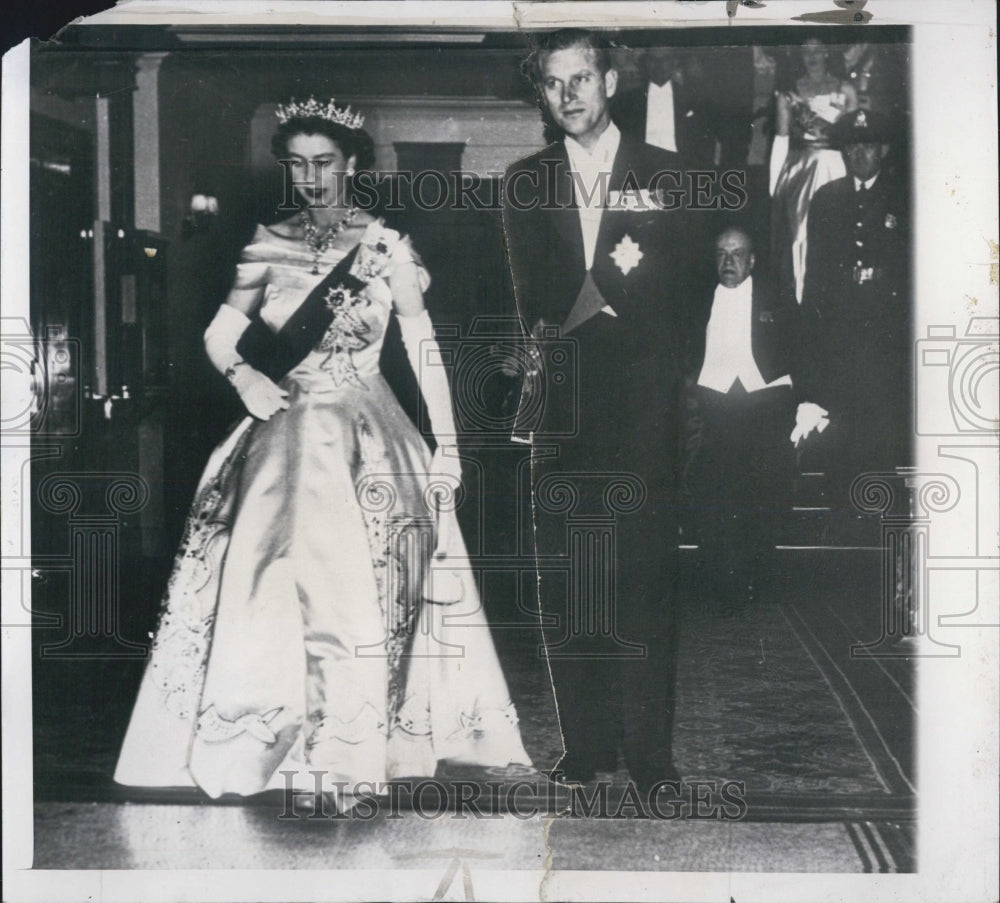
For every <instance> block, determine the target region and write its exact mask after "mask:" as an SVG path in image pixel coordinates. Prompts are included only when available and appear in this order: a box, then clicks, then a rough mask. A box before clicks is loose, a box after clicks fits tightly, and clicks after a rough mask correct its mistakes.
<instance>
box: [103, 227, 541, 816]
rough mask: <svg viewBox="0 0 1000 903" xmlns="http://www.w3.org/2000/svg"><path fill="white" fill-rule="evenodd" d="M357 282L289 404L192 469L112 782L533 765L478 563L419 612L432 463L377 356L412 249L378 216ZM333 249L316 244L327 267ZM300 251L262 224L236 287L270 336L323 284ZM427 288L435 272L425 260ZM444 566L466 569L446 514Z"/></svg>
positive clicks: (204, 783) (291, 383) (372, 776)
mask: <svg viewBox="0 0 1000 903" xmlns="http://www.w3.org/2000/svg"><path fill="white" fill-rule="evenodd" d="M359 252H365V253H359V254H358V256H357V263H356V264H355V266H354V268H353V269H352V273H353V272H355V271H356V270H357V268H358V264H360V263H361V262H362V261H364V263H363V267H364V268H365V269H364V271H363V273H362V275H363V276H365V277H366V281H367V285H366V286H365V288H364V290H363V291H361V292H360V293H352V292H348V293H341V295H340V296H339V297H338V300H337V304H336V305H331V308H332V310H333V320H332V322H331V323H330V326H329V328H328V329H327V332H326V334H325V335H324V337H323V339H322V340H321V341H320V342H319V343H318V345H317V346H316V347H315V348H314V350H313V351H312V352H311V353H309V354H308V356H307V357H306V358H305V359H304V360H302V362H301V363H300V364H299V365H298V366H297V367H295V368H294V369H293V370H292V371H291V372H290V373H289V374H288V376H286V377H285V378H284V379H283V380H282V381H281V382H280V385H281V387H282V388H283V389H285V390H286V391H287V392H288V401H289V407H288V409H287V410H284V411H279V412H278V413H277V414H276V415H274V416H272V417H271V418H270V419H269V420H267V421H259V420H255V419H253V418H252V417H247V418H245V419H244V420H243V421H242V422H241V423H240V424H239V425H238V426H237V427H236V429H235V430H234V431H233V432H232V433H231V434H230V435H229V436H228V437H227V438H226V439H225V440H224V441H223V442H222V444H221V445H220V446H219V447H218V448H217V449H216V450H215V451H214V452H213V454H212V456H211V458H210V460H209V462H208V465H207V467H206V470H205V472H204V474H203V476H202V478H201V481H200V484H199V486H198V489H197V493H196V495H195V499H194V502H193V505H192V508H191V512H190V514H189V517H188V521H187V525H186V529H185V533H184V537H183V540H182V542H181V545H180V548H179V550H178V552H177V555H176V559H175V562H174V567H173V572H172V575H171V577H170V580H169V584H168V587H167V590H166V593H165V596H164V601H163V609H162V614H161V618H160V623H159V627H158V629H157V631H156V634H155V640H154V642H153V646H152V651H151V657H150V660H149V664H148V666H147V669H146V672H145V675H144V677H143V681H142V685H141V688H140V691H139V696H138V699H137V702H136V705H135V709H134V712H133V715H132V719H131V722H130V724H129V727H128V731H127V735H126V737H125V741H124V745H123V748H122V751H121V756H120V758H119V762H118V767H117V770H116V772H115V780H116V781H118V782H120V783H122V784H128V785H138V786H157V787H161V786H192V785H197V786H198V787H201V788H202V789H203V790H204V791H205V792H206V793H208V794H209V795H210V796H212V797H217V796H219V795H221V794H224V793H235V794H243V795H247V794H253V793H256V792H259V791H263V790H266V789H269V788H282V787H285V786H286V776H285V775H283V774H282V772H285V771H291V772H294V776H293V778H292V780H293V782H294V784H295V786H300V787H302V788H308V789H312V788H313V787H314V786H315V785H314V777H313V776H312V775H311V774H309V772H310V771H322V772H323V782H324V786H325V787H327V788H328V789H330V788H333V787H336V786H337V784H338V782H342V783H346V785H347V786H348V787H349V788H351V787H353V786H354V785H356V784H357V783H358V782H370V783H372V784H376V785H377V784H378V783H381V782H384V781H386V780H392V779H395V778H402V777H407V776H430V775H433V774H434V772H435V768H436V766H437V763H438V761H439V760H446V759H447V760H453V761H460V762H464V763H473V764H479V765H484V766H505V765H507V764H508V763H521V764H525V765H530V759H529V758H528V756H527V754H526V752H525V750H524V747H523V745H522V743H521V738H520V734H519V731H518V727H517V718H516V714H515V711H514V707H513V705H512V704H511V701H510V697H509V693H508V690H507V685H506V682H505V680H504V677H503V673H502V671H501V668H500V663H499V661H498V659H497V656H496V652H495V650H494V647H493V643H492V640H491V638H490V634H489V628H488V626H487V624H486V620H485V617H484V614H483V610H482V607H481V604H480V600H479V597H478V594H477V590H476V587H475V583H474V581H473V579H472V575H471V571H470V570H469V569H468V568H467V567H466V568H464V569H462V568H461V567H459V569H458V574H459V579H460V582H461V587H460V589H461V591H460V592H457V593H455V594H454V595H455V596H460V598H459V599H458V601H454V602H452V604H437V603H432V602H428V601H426V600H425V598H424V596H425V593H423V592H422V587H423V584H424V581H425V578H426V569H427V567H428V562H429V559H430V555H431V551H432V549H433V545H434V542H433V536H432V534H433V532H434V524H435V519H434V517H435V515H434V513H432V508H431V507H430V503H429V501H428V499H427V498H426V496H427V488H428V475H427V472H428V466H429V464H430V460H431V455H430V451H429V449H428V447H427V445H426V443H425V442H424V440H423V438H422V436H421V435H420V433H419V432H418V431H417V429H416V428H415V427H414V425H413V424H412V422H411V421H410V420H409V418H408V417H407V416H406V414H405V413H404V412H403V410H402V409H401V408H400V406H399V404H398V402H397V400H396V398H395V396H394V394H393V393H392V391H391V389H390V388H389V386H388V384H387V383H386V382H385V381H384V380H383V378H382V375H381V373H380V371H379V367H378V361H379V353H380V349H381V345H382V341H383V338H384V335H385V330H386V326H387V324H388V321H389V315H390V313H391V310H392V295H391V291H390V289H389V285H388V274H389V272H390V271H391V268H392V267H393V266H396V265H399V264H400V263H408V262H410V261H412V260H413V259H414V258H413V256H412V253H411V250H410V248H409V246H408V243H407V242H406V240H405V239H401V238H400V236H399V235H398V233H395V232H393V231H392V230H390V229H387V228H386V227H385V226H384V225H382V224H381V223H379V222H375V223H372V224H371V225H370V226H369V227H368V228H367V230H366V231H365V234H364V236H363V238H362V240H361V245H360V247H359ZM344 255H345V252H344V251H343V250H338V249H329V250H326V251H324V252H323V255H322V257H321V264H322V265H323V270H324V271H327V272H328V271H329V269H330V267H331V266H333V265H334V264H336V263H337V262H338V261H339V260H340V259H341V258H342V257H344ZM312 264H313V260H312V254H311V253H310V252H309V251H308V250H307V249H306V248H305V246H304V245H303V243H301V242H295V241H292V240H291V239H288V238H284V237H282V236H279V235H278V234H276V233H275V232H273V231H271V230H269V229H267V228H266V227H264V226H260V227H258V229H257V232H256V234H255V236H254V238H253V241H252V242H251V244H250V245H249V246H248V247H247V248H246V249H245V250H244V254H243V260H242V262H241V263H240V264H239V267H238V272H237V282H236V287H237V288H253V287H262V288H263V289H264V297H263V302H262V306H261V309H260V317H261V320H262V321H263V322H264V323H265V324H266V325H267V326H269V327H271V328H272V329H274V330H277V329H279V328H280V327H281V325H282V324H283V323H284V322H285V321H286V320H287V318H288V317H289V316H290V315H291V314H292V312H293V311H294V310H295V309H296V308H297V307H298V305H299V304H301V303H302V301H303V299H304V298H305V297H306V296H307V295H308V294H309V293H310V292H311V291H312V290H313V288H315V287H316V285H317V284H318V283H319V282H321V281H322V279H323V278H324V277H323V275H315V274H313V273H312V272H311V271H310V270H311V268H312ZM419 272H420V274H421V279H422V281H423V283H424V284H423V287H424V288H426V283H427V281H428V279H427V276H426V273H425V271H424V270H423V269H422V268H420V270H419ZM440 517H441V518H442V519H444V520H445V521H447V524H444V523H441V524H439V526H440V527H441V528H442V529H443V528H444V527H445V526H447V535H448V545H449V556H448V560H449V567H452V566H453V565H454V564H456V563H458V564H459V565H460V564H461V562H462V561H463V560H464V559H465V555H466V552H465V549H464V547H463V545H462V540H461V536H460V533H459V530H458V526H457V522H455V521H454V513H453V512H450V511H444V512H442V513H441V514H440Z"/></svg>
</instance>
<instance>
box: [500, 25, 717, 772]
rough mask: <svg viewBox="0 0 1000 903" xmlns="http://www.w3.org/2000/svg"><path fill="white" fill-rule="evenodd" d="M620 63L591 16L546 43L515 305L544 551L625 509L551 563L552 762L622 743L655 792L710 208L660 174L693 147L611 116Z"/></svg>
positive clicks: (510, 190) (514, 228) (513, 201)
mask: <svg viewBox="0 0 1000 903" xmlns="http://www.w3.org/2000/svg"><path fill="white" fill-rule="evenodd" d="M611 62H612V61H611V56H610V53H609V51H608V46H607V43H606V42H605V41H603V40H602V39H601V38H600V37H599V36H598V35H595V34H593V33H590V32H585V31H579V30H569V29H568V30H565V31H561V32H556V33H555V34H553V35H549V36H546V37H545V38H543V39H542V40H541V42H540V43H539V46H538V49H537V50H536V51H535V53H534V54H532V57H531V59H530V60H529V65H530V70H531V76H532V80H533V81H534V83H535V88H536V90H537V91H538V95H539V100H540V106H541V107H542V109H543V111H544V112H545V114H546V115H547V116H548V118H549V120H550V124H551V125H552V126H553V127H554V128H556V129H558V131H559V133H560V136H561V139H562V140H559V141H556V142H555V143H553V144H551V145H549V146H548V147H546V148H544V149H543V150H541V151H539V152H538V153H536V154H533V155H532V156H530V157H527V158H525V159H524V160H520V161H518V162H517V163H515V164H514V165H513V166H511V167H510V169H509V170H508V171H507V174H506V177H505V182H504V202H505V203H504V230H505V235H506V239H507V246H508V250H509V253H510V265H511V271H512V275H513V279H514V288H515V294H516V297H517V305H518V310H519V312H520V314H521V318H522V320H523V321H524V323H525V325H526V326H527V328H528V329H530V330H531V331H532V333H533V334H534V336H535V339H536V341H535V342H534V343H533V348H534V349H535V350H536V351H537V359H538V361H539V362H540V365H541V366H540V367H539V374H538V376H537V377H530V376H529V378H528V380H527V381H526V386H527V390H528V391H527V392H526V393H525V394H524V395H522V399H528V401H529V402H530V403H528V404H522V412H525V411H529V410H535V411H537V413H538V419H537V422H536V423H534V424H533V425H530V426H527V425H525V424H523V423H522V424H521V425H522V426H524V427H525V428H527V429H530V430H531V434H532V436H533V439H534V450H533V451H534V454H533V459H534V460H533V467H532V482H533V493H534V500H535V506H534V512H535V535H536V545H537V552H538V555H539V560H540V561H541V560H546V559H547V560H548V561H550V562H553V563H554V562H557V561H558V560H559V559H560V558H562V559H565V557H566V556H567V554H568V553H567V551H566V550H567V547H568V546H567V531H568V530H570V529H571V527H572V525H573V524H574V523H578V522H579V518H581V517H595V518H597V519H598V520H600V519H602V518H603V521H602V523H613V526H614V532H613V538H612V537H611V536H610V535H609V537H608V541H607V543H606V544H602V545H601V546H600V548H595V549H591V550H589V551H587V550H585V554H584V555H583V556H579V555H578V556H577V559H574V560H573V561H572V567H574V568H577V567H579V568H581V569H582V570H579V571H573V573H571V574H569V575H563V576H560V575H559V574H558V573H556V572H555V571H556V569H555V568H554V567H552V566H551V565H550V566H549V567H546V568H543V569H541V570H540V573H539V595H540V597H541V607H542V609H543V611H544V612H545V614H546V615H547V620H548V624H549V625H551V626H549V627H546V630H545V639H546V644H547V651H548V658H549V665H550V668H551V673H552V678H553V685H554V688H555V693H556V699H557V701H558V704H559V719H560V726H561V729H562V736H563V738H564V743H565V747H566V755H565V756H564V758H563V759H562V761H561V762H560V763H559V768H558V770H557V771H556V772H554V774H553V777H554V778H555V779H556V780H560V779H561V780H564V781H567V782H575V783H586V782H587V781H589V780H591V779H592V778H593V777H594V776H595V774H596V773H597V772H602V771H603V772H607V771H612V772H613V771H614V770H615V768H616V766H617V762H618V752H619V743H621V746H622V747H623V749H622V751H623V752H624V756H625V761H626V763H627V765H628V769H629V772H630V774H631V776H632V778H633V780H634V781H635V782H636V784H637V785H638V786H640V787H641V788H644V789H645V790H647V791H648V790H652V789H653V788H654V787H655V786H656V785H657V784H658V782H661V781H665V780H673V779H676V777H677V772H676V770H675V768H674V765H673V761H672V754H671V720H672V709H673V673H674V661H675V656H674V652H673V647H674V643H675V637H676V630H675V627H674V617H673V611H674V600H673V590H672V584H673V581H674V579H675V573H676V572H675V568H674V558H675V553H676V548H677V520H676V513H675V512H676V507H675V502H676V496H675V487H676V482H677V479H676V475H677V457H678V455H677V451H678V450H679V444H680V431H679V427H680V420H679V400H680V388H681V380H682V372H681V367H680V356H679V350H680V343H681V342H682V341H683V337H684V336H685V334H686V328H685V324H687V323H689V322H690V320H689V317H688V314H687V306H688V304H689V303H690V299H689V297H688V284H689V280H688V278H687V271H688V268H689V266H690V256H691V255H690V251H689V248H690V243H691V240H692V239H691V235H692V232H693V226H694V225H695V224H694V223H693V222H692V219H697V217H692V216H690V215H689V214H688V213H687V212H686V211H685V210H683V209H673V210H667V209H663V207H662V206H657V205H656V204H655V203H653V200H652V197H653V195H655V194H656V191H657V188H658V187H659V188H669V187H671V185H676V184H677V182H676V181H667V182H665V183H663V184H661V185H657V184H656V183H655V177H656V175H657V174H658V173H662V172H664V171H667V170H674V171H676V170H678V169H679V161H678V159H677V156H676V155H675V154H671V153H669V152H667V151H665V150H663V149H661V148H658V147H653V146H651V145H649V144H646V143H643V142H641V141H636V140H634V139H630V138H628V137H627V136H623V135H622V134H621V133H620V132H619V131H618V128H617V127H616V126H615V124H614V123H613V122H612V121H611V116H610V111H609V105H608V101H609V99H610V98H611V97H612V96H613V95H614V93H615V90H616V89H617V72H616V71H615V69H614V68H613V66H612V65H611ZM570 358H572V365H571V366H569V363H570ZM560 360H561V361H563V363H561V364H560V363H559V361H560ZM549 364H552V365H555V366H554V367H549V366H548V365H549ZM532 387H534V389H535V390H536V391H534V393H533V392H532ZM615 487H619V488H620V489H622V490H623V491H621V492H620V491H618V489H616V488H615ZM625 487H628V490H627V491H624V489H625ZM626 496H628V498H626ZM560 499H563V500H565V501H567V502H568V504H569V508H568V509H567V508H566V507H565V506H561V505H562V503H561V502H560ZM595 529H596V528H595ZM584 559H586V560H584ZM567 577H568V578H569V579H567ZM553 764H555V763H553Z"/></svg>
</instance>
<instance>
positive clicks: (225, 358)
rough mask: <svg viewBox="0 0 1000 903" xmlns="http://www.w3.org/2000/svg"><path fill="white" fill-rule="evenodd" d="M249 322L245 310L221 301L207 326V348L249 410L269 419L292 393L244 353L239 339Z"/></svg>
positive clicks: (218, 368) (282, 406) (259, 417)
mask: <svg viewBox="0 0 1000 903" xmlns="http://www.w3.org/2000/svg"><path fill="white" fill-rule="evenodd" d="M249 325H250V320H249V318H248V317H247V316H246V314H244V313H243V312H242V311H239V310H237V309H236V308H235V307H233V306H232V305H231V304H222V305H220V307H219V310H218V312H217V313H216V315H215V318H214V319H213V320H212V322H211V323H209V324H208V329H206V330H205V351H206V352H207V353H208V359H209V360H210V361H211V362H212V364H213V366H214V367H215V368H216V370H218V371H219V372H220V373H222V374H223V375H224V376H225V377H226V379H228V380H229V381H230V382H231V383H232V384H233V388H234V389H236V391H237V392H238V393H239V396H240V400H241V401H242V402H243V404H244V405H245V406H246V409H247V411H249V412H250V413H251V414H252V415H253V416H254V417H256V418H257V419H258V420H268V419H269V418H270V417H271V415H273V414H275V413H277V412H278V411H282V410H285V409H286V408H287V407H288V400H287V399H288V393H287V392H286V391H285V390H284V389H281V388H279V387H278V386H276V385H275V384H274V383H273V382H272V381H271V380H270V379H269V378H268V377H267V376H265V375H264V374H263V373H261V372H260V371H259V370H255V369H254V368H253V367H251V366H250V365H249V364H248V363H247V362H246V361H245V360H243V358H241V357H240V355H239V352H238V351H237V350H236V343H237V342H238V341H239V340H240V336H241V335H243V332H244V330H246V328H247V327H248V326H249Z"/></svg>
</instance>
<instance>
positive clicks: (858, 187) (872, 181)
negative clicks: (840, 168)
mask: <svg viewBox="0 0 1000 903" xmlns="http://www.w3.org/2000/svg"><path fill="white" fill-rule="evenodd" d="M851 178H853V179H854V190H855V191H861V186H862V185H864V186H865V188H866V189H868V188H871V187H872V185H874V184H875V180H876V179H877V178H878V173H875V175H873V176H872V177H871V178H870V179H869V180H868V181H867V182H862V181H861V179H859V178H858V177H857V176H852V177H851Z"/></svg>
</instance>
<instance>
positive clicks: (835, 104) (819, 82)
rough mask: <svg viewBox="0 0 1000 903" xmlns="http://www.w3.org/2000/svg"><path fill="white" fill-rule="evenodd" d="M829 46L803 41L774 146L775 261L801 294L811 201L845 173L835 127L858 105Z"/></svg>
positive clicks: (780, 103)
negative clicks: (832, 63)
mask: <svg viewBox="0 0 1000 903" xmlns="http://www.w3.org/2000/svg"><path fill="white" fill-rule="evenodd" d="M830 58H831V54H830V50H829V48H828V47H827V46H826V45H825V44H824V43H823V42H822V41H821V40H820V39H819V38H810V39H808V40H807V41H806V42H805V43H804V44H803V46H802V52H801V61H802V65H803V67H804V69H805V72H804V74H803V75H802V76H800V77H799V78H798V79H797V80H796V81H795V84H794V86H793V87H791V88H790V89H788V90H781V89H779V90H778V92H777V96H776V99H777V109H776V113H775V134H774V142H773V145H772V149H771V165H770V170H771V194H772V196H773V202H772V206H773V209H772V215H771V254H772V264H773V266H774V268H775V270H776V271H777V273H778V275H779V280H780V282H781V284H782V285H783V286H784V287H785V288H786V290H790V289H791V286H793V285H794V291H795V298H796V300H797V301H800V302H801V300H802V285H803V280H804V279H805V267H806V228H807V223H808V217H809V202H810V201H811V200H812V197H813V195H814V194H816V192H817V191H818V190H819V188H820V187H821V186H822V185H825V184H826V183H827V182H832V181H833V180H834V179H839V178H842V177H843V176H844V175H846V170H845V169H844V161H843V159H841V156H840V152H839V151H838V150H836V149H835V148H833V147H832V146H831V140H830V129H831V127H832V126H833V124H834V123H835V122H836V121H837V120H838V119H840V117H841V116H843V115H844V113H847V112H850V111H851V110H855V109H857V106H858V98H857V93H856V91H855V90H854V88H853V87H852V86H851V85H850V84H849V83H848V82H846V81H845V80H844V79H842V78H840V77H839V76H838V75H836V74H834V73H833V72H831V71H830V69H829V60H830Z"/></svg>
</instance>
